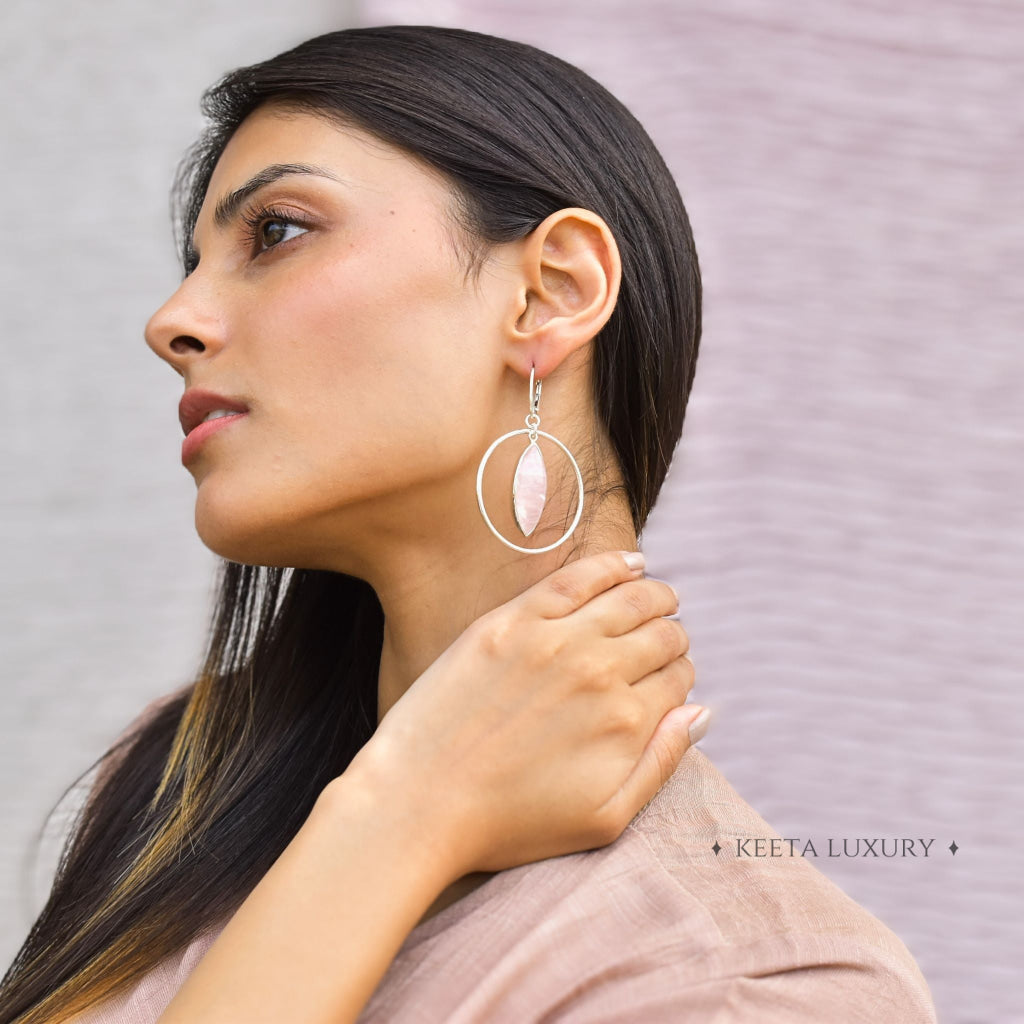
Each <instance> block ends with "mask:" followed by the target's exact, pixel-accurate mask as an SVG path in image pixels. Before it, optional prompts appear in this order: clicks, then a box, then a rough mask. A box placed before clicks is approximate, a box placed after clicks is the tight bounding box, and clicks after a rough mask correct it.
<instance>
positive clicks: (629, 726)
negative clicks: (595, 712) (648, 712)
mask: <svg viewBox="0 0 1024 1024" xmlns="http://www.w3.org/2000/svg"><path fill="white" fill-rule="evenodd" d="M643 724H644V713H643V709H642V708H641V707H640V706H639V705H638V704H636V703H634V702H633V701H620V702H619V703H618V704H617V705H616V707H615V710H614V711H613V712H611V713H610V714H609V716H608V727H609V729H610V730H611V731H612V732H616V733H623V734H625V735H628V736H632V735H633V734H634V733H637V732H639V731H640V728H641V726H642V725H643Z"/></svg>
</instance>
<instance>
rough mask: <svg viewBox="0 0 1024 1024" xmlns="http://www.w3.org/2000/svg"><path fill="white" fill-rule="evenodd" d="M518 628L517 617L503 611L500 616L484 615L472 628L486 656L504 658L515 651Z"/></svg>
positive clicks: (491, 613) (489, 613) (490, 613)
mask: <svg viewBox="0 0 1024 1024" xmlns="http://www.w3.org/2000/svg"><path fill="white" fill-rule="evenodd" d="M517 626H518V623H517V621H516V619H515V616H513V615H512V614H510V613H508V612H506V611H504V610H503V613H502V614H500V615H496V614H494V613H493V612H488V613H487V614H486V615H482V616H481V617H480V618H479V619H477V620H476V622H474V623H473V624H472V626H471V627H470V628H471V629H473V630H474V631H475V635H476V641H477V643H478V644H479V646H480V648H481V650H483V652H484V653H485V654H487V655H489V656H490V657H493V658H502V657H505V656H506V655H509V654H511V653H513V652H514V650H515V647H516V642H515V636H516V634H517V632H518V629H517Z"/></svg>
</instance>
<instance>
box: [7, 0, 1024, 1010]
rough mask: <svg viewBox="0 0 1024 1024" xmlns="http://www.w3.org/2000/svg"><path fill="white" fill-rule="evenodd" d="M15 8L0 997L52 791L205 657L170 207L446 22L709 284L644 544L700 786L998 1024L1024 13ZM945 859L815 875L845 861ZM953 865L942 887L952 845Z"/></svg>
mask: <svg viewBox="0 0 1024 1024" xmlns="http://www.w3.org/2000/svg"><path fill="white" fill-rule="evenodd" d="M57 7H58V8H59V9H60V16H59V17H57V16H55V15H54V10H55V8H54V5H47V6H40V5H34V4H30V3H28V2H24V0H15V2H14V3H13V4H12V3H10V2H8V4H7V5H6V6H5V13H4V14H3V15H2V19H3V22H4V30H3V32H2V33H0V56H2V58H3V59H2V62H0V80H2V82H3V85H4V93H3V94H4V97H5V100H6V102H5V103H4V109H3V113H2V115H0V117H2V118H3V131H4V136H3V137H4V150H5V157H6V159H4V160H3V161H2V163H0V182H2V186H3V194H4V195H5V196H6V197H7V199H8V202H9V204H10V205H9V207H8V209H7V210H6V211H5V216H4V218H3V222H4V224H5V226H6V228H7V229H8V237H7V244H6V245H5V246H4V247H3V250H2V252H0V261H2V281H3V288H4V296H5V297H4V302H3V304H2V306H0V327H2V336H3V352H4V373H3V375H2V383H0V395H2V398H3V404H2V408H0V418H2V432H0V444H2V446H3V457H2V463H0V466H2V473H3V478H2V496H0V509H2V524H3V531H2V536H3V544H4V558H5V561H4V565H5V570H6V571H5V573H4V578H3V587H2V591H0V592H2V598H0V599H2V601H3V608H2V611H3V615H2V616H0V636H2V643H3V653H4V657H3V666H4V675H3V679H2V684H0V685H2V687H3V698H4V700H3V707H4V712H3V721H2V725H0V820H2V822H3V832H2V836H0V959H2V960H3V963H4V965H6V964H7V963H9V961H10V959H11V957H13V955H14V952H15V950H16V948H17V946H18V945H19V944H20V942H21V941H22V939H23V938H24V935H25V933H26V931H27V929H28V927H29V925H30V923H31V921H32V919H33V917H34V915H35V913H36V912H37V911H38V909H39V907H40V906H41V905H42V902H43V899H44V897H45V889H46V885H47V884H48V882H49V879H50V877H51V876H52V871H53V866H54V863H55V860H54V858H55V855H56V842H57V840H58V838H59V834H60V827H61V822H62V820H63V817H62V815H61V814H58V815H56V816H55V817H54V818H53V819H52V820H51V822H50V827H49V829H48V835H47V837H44V843H43V851H42V856H41V857H40V859H39V861H38V863H37V864H36V865H35V866H34V867H33V866H32V865H31V862H30V860H29V858H30V857H31V856H32V855H33V854H34V852H35V851H34V847H32V846H31V843H32V840H33V836H34V833H35V832H36V830H37V829H38V828H39V827H40V825H41V824H42V821H43V818H44V817H45V815H46V813H47V811H48V810H49V809H50V808H51V806H52V805H53V804H54V803H55V802H56V801H57V800H58V798H59V797H60V796H61V793H62V791H63V789H64V787H65V786H67V785H68V784H69V783H70V782H71V781H72V780H73V779H74V777H75V776H76V775H77V774H78V773H79V772H80V771H82V770H83V769H84V768H85V767H86V765H88V763H89V762H90V761H91V760H92V759H93V758H94V757H95V756H97V755H98V754H99V753H100V752H101V750H102V749H104V747H105V746H106V745H107V744H108V743H109V742H110V741H111V740H112V739H113V738H114V736H115V735H116V734H117V733H118V732H119V731H120V730H121V729H122V728H123V727H124V726H125V725H126V724H127V722H128V721H129V720H130V719H131V718H132V717H133V716H134V715H135V714H136V713H137V712H138V711H139V709H140V708H141V706H142V705H143V704H144V703H145V702H146V701H148V700H150V699H152V698H153V697H155V696H157V695H158V694H161V693H164V692H167V691H169V690H170V689H173V688H176V687H177V686H179V685H181V684H182V683H183V682H184V681H185V680H186V679H187V678H188V675H189V673H190V672H191V671H192V669H193V667H194V666H195V664H196V661H197V659H198V657H199V653H200V650H201V645H202V639H203V637H202V630H203V629H204V627H205V619H206V614H207V609H208V603H209V599H210V584H211V582H212V575H211V574H212V569H213V566H214V564H215V559H214V556H213V555H212V554H211V553H210V552H209V551H207V550H206V549H205V548H204V547H203V546H202V544H201V542H200V541H199V540H198V538H197V537H196V536H195V534H194V531H193V528H192V496H193V493H194V489H193V486H192V483H191V478H190V477H189V475H188V474H187V472H186V471H185V470H184V469H182V467H181V465H180V463H179V461H178V447H179V444H180V439H179V431H178V427H177V422H176V403H177V399H178V397H179V393H180V392H179V381H178V379H177V378H176V377H175V376H174V375H173V374H171V373H170V371H169V370H168V368H167V367H166V366H165V365H164V364H162V363H160V362H159V361H158V360H157V359H155V358H154V357H153V355H152V353H150V352H149V350H148V349H147V348H146V347H145V345H144V343H143V340H142V327H143V325H144V323H145V320H146V318H147V317H148V315H149V313H150V312H152V310H154V309H155V308H156V307H157V306H158V305H159V304H160V303H161V302H162V301H163V299H164V298H165V297H166V295H167V294H169V293H170V291H172V290H173V288H174V286H175V284H176V281H177V268H176V265H175V262H174V253H173V247H172V245H171V238H170V230H169V222H168V218H167V212H166V210H167V207H166V196H167V189H168V185H169V183H170V178H171V174H172V171H173V167H174V164H175V162H176V160H177V159H178V157H179V156H180V153H181V152H182V150H183V149H184V147H185V146H186V145H187V144H188V143H189V142H190V141H191V139H192V138H193V136H194V134H195V132H196V130H197V129H198V127H199V123H200V122H199V118H198V109H197V100H198V96H199V93H200V91H201V90H202V88H203V87H204V86H206V85H207V84H209V83H210V82H212V81H213V80H214V79H215V78H216V77H217V76H218V75H219V74H220V73H221V72H223V71H224V70H227V69H228V68H229V67H233V66H235V65H237V64H241V63H248V62H250V61H252V60H256V59H259V58H261V57H264V56H269V55H270V54H273V53H276V52H278V51H280V50H282V49H284V48H286V47H287V46H289V45H292V44H293V43H296V42H298V41H300V40H301V39H303V38H305V37H307V36H310V35H313V34H315V33H317V32H321V31H327V30H329V29H332V28H338V27H344V26H345V25H350V24H367V25H370V24H387V23H393V22H409V23H433V24H450V25H458V26H462V27H465V28H471V29H477V30H479V31H485V32H492V33H495V34H498V35H506V36H510V37H512V38H516V39H521V40H523V41H526V42H530V43H533V44H535V45H538V46H541V47H542V48H544V49H548V50H550V51H552V52H554V53H556V54H558V55H559V56H562V57H564V58H566V59H568V60H569V61H572V62H573V63H576V64H578V65H580V66H581V67H583V68H584V69H585V70H587V71H588V72H590V73H591V74H592V75H594V76H595V77H596V78H598V79H599V80H600V81H602V82H603V83H604V84H606V85H607V86H608V87H609V88H610V89H611V90H612V91H613V92H614V93H615V94H616V95H618V96H619V97H620V98H621V99H622V100H623V101H624V102H625V103H626V104H627V106H629V107H630V109H631V110H633V112H634V113H635V114H636V115H637V116H638V117H639V119H640V120H641V121H642V122H643V123H644V125H645V126H646V127H647V129H648V131H649V132H650V134H651V135H652V137H653V138H654V140H655V142H656V143H657V144H658V145H659V146H660V147H661V149H662V152H663V153H664V154H665V156H666V159H667V162H668V163H669V166H670V167H671V168H672V170H673V172H674V173H675V175H676V178H677V181H678V182H679V185H680V190H681V192H682V194H683V199H684V201H685V202H686V205H687V208H688V210H689V213H690V216H691V220H692V224H693V229H694V233H695V237H696V241H697V247H698V252H699V254H700V258H701V262H702V268H703V274H704V282H705V289H706V291H705V324H704V337H703V341H702V351H701V355H700V360H699V364H698V372H697V380H696V385H695V389H694V393H693V396H692V398H691V403H690V408H689V412H688V415H687V425H686V429H685V431H684V437H683V442H682V444H681V447H680V449H679V451H678V454H677V457H676V460H675V463H674V464H673V469H672V473H671V474H670V477H669V481H668V483H667V484H666V488H665V491H664V492H663V495H662V499H661V501H660V502H659V505H658V507H657V509H656V510H655V512H654V514H653V516H652V518H651V520H650V523H649V526H648V529H647V530H646V531H645V535H644V537H643V539H642V544H641V546H642V547H643V548H644V549H645V550H646V552H647V554H648V565H649V568H650V571H651V574H652V575H655V576H660V577H662V578H665V579H668V580H670V581H671V582H672V583H673V584H675V585H676V586H677V587H678V588H679V589H680V591H681V594H682V602H683V604H682V619H683V622H684V624H685V625H686V627H687V630H688V631H689V633H690V636H691V641H692V654H693V658H694V661H695V663H696V665H697V680H698V682H697V688H696V690H695V694H694V697H695V698H696V699H698V700H700V702H701V703H706V704H709V705H710V706H711V707H712V708H713V709H714V712H715V719H714V720H713V723H712V728H711V731H710V732H709V734H708V737H707V738H706V739H705V740H704V741H703V742H702V748H703V749H704V751H705V753H707V754H708V755H709V756H710V757H711V758H712V759H713V760H714V761H715V763H716V764H717V765H718V767H719V768H720V769H721V770H722V771H723V773H724V774H725V775H726V777H727V778H728V779H729V780H730V781H731V782H732V784H733V786H734V787H735V788H736V789H737V790H738V792H739V793H740V794H741V795H742V796H743V797H744V798H745V799H746V800H747V801H748V802H750V803H751V804H752V805H753V806H754V807H755V808H756V809H757V810H758V811H759V812H760V813H761V814H762V815H763V816H764V817H765V818H766V819H767V821H768V822H769V823H770V824H771V825H772V826H773V827H774V828H776V829H777V830H778V831H779V832H780V833H781V834H782V835H783V836H787V837H796V838H799V839H800V840H801V841H806V840H807V839H811V840H813V842H814V844H815V847H816V849H817V851H818V853H819V856H818V858H817V859H816V860H815V861H814V863H815V865H816V866H817V867H819V868H820V869H821V870H823V871H824V872H826V873H827V874H828V875H829V876H830V877H831V878H833V879H834V880H835V881H836V882H837V883H838V884H839V885H840V886H841V887H842V888H843V889H845V890H846V891H847V892H848V893H849V894H850V895H851V896H852V897H853V898H854V899H856V900H857V901H858V902H860V903H862V904H864V905H865V906H866V907H867V908H868V909H869V910H871V911H872V912H873V913H875V914H876V915H877V916H879V917H880V918H881V919H882V920H884V921H885V922H886V923H887V924H888V925H889V926H890V927H891V928H892V929H893V930H894V931H895V932H896V933H897V934H898V935H899V936H900V937H901V938H902V939H903V941H904V942H906V944H907V946H908V947H909V948H910V950H911V952H912V953H913V954H914V956H915V957H916V958H917V960H918V962H919V964H920V965H921V968H922V970H923V972H924V974H925V976H926V977H927V978H928V981H929V983H930V985H931V987H932V991H933V993H934V995H935V999H936V1004H937V1006H938V1008H939V1014H940V1020H942V1021H943V1022H948V1024H980V1022H996V1021H999V1022H1001V1021H1009V1020H1011V1019H1016V1016H1015V1015H1016V1014H1018V1010H1017V998H1016V991H1015V989H1016V986H1015V985H1012V984H1011V977H1012V980H1014V981H1015V980H1016V976H1015V975H1014V976H1011V970H1012V969H1013V968H1016V967H1017V965H1018V962H1019V959H1020V951H1021V950H1022V949H1024V926H1022V924H1021V920H1022V917H1024V914H1022V911H1024V900H1022V897H1021V889H1020V884H1019V880H1018V864H1019V862H1020V857H1019V854H1018V853H1017V852H1016V850H1015V844H1019V843H1020V842H1021V841H1022V839H1024V824H1022V816H1021V811H1022V807H1024V799H1022V798H1024V783H1022V781H1021V780H1022V779H1024V772H1022V771H1021V769H1022V767H1024V765H1022V761H1024V758H1022V751H1021V746H1020V740H1019V739H1018V737H1019V736H1020V735H1021V733H1022V725H1024V721H1022V719H1024V695H1022V689H1021V687H1022V683H1024V678H1022V671H1021V644H1020V639H1021V627H1020V622H1021V621H1022V613H1024V585H1022V582H1021V580H1022V578H1024V500H1022V498H1024V494H1022V491H1024V487H1022V483H1021V464H1022V454H1024V444H1022V442H1024V414H1022V411H1021V409H1022V406H1021V398H1020V396H1021V394H1022V393H1024V350H1022V344H1024V339H1022V337H1021V333H1022V332H1021V324H1022V322H1024V318H1022V314H1024V298H1022V290H1021V286H1020V274H1021V271H1022V269H1024V225H1022V213H1024V209H1022V205H1024V204H1022V198H1024V196H1022V185H1021V180H1022V175H1021V158H1022V156H1024V112H1022V107H1021V104H1020V95H1021V89H1022V86H1024V60H1022V57H1021V54H1022V53H1024V13H1022V8H1021V7H1020V6H1019V5H1018V4H1016V3H1013V2H1006V3H969V2H967V0H937V2H928V3H925V2H924V0H908V2H904V3H902V4H900V5H884V6H883V5H877V4H873V3H869V2H866V0H837V2H835V3H832V4H829V5H821V4H816V5H815V4H810V3H808V2H806V0H801V2H787V3H783V2H781V0H766V2H758V0H677V2H669V0H653V2H652V0H645V2H634V3H628V4H627V3H622V2H616V3H612V2H609V0H587V2H586V3H584V2H581V0H565V2H563V3H562V4H560V5H557V6H553V5H548V4H541V3H538V2H536V0H526V2H519V3H516V4H507V3H494V2H489V3H484V2H483V0H466V2H463V0H446V2H437V3H413V2H407V0H361V2H350V3H347V4H346V3H342V4H336V3H333V4H332V3H327V2H319V0H318V2H310V0H306V2H303V3H300V4H293V5H290V6H289V8H288V9H287V11H285V10H283V9H281V7H280V5H277V4H271V3H267V2H265V0H250V2H248V3H245V4H242V3H240V2H237V0H213V2H210V0H207V2H206V3H203V4H201V5H200V4H198V3H196V2H195V0H187V2H179V3H178V4H177V5H176V6H175V7H174V8H173V9H170V8H169V7H168V6H167V5H159V4H155V3H141V4H140V3H128V2H126V0H115V2H111V3H108V4H107V5H106V7H105V8H104V15H103V17H102V18H97V17H96V16H95V12H91V11H90V12H87V11H86V10H85V9H84V8H76V7H75V6H73V5H71V4H70V3H60V4H58V5H57ZM830 837H831V838H834V839H836V840H838V841H839V845H840V846H841V845H842V840H843V839H844V838H845V839H849V840H853V839H856V838H874V837H887V838H890V839H891V838H893V837H908V838H915V839H918V840H919V839H921V838H924V839H934V840H935V841H934V843H933V844H932V846H931V848H930V855H929V857H928V858H927V859H925V858H920V857H919V858H914V859H911V858H907V859H901V860H893V859H887V860H878V859H870V858H850V859H840V858H836V859H829V858H828V857H827V855H826V854H827V850H826V847H827V840H828V838H830ZM953 841H955V842H956V844H957V847H958V850H957V852H956V853H955V854H953V853H952V852H951V851H950V850H949V848H948V847H949V845H950V844H951V843H952V842H953Z"/></svg>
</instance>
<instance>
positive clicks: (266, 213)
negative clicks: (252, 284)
mask: <svg viewBox="0 0 1024 1024" xmlns="http://www.w3.org/2000/svg"><path fill="white" fill-rule="evenodd" d="M239 217H240V219H241V221H242V223H243V224H244V225H245V229H244V231H243V239H242V241H243V244H244V245H245V246H246V247H247V248H248V251H249V253H250V255H251V256H252V258H254V259H255V258H256V257H258V256H260V255H262V254H263V253H265V252H269V251H270V250H271V249H276V248H278V247H279V246H281V245H284V244H285V243H286V242H290V241H291V240H292V239H293V238H297V237H299V236H298V235H292V236H290V237H278V238H276V239H275V240H273V241H271V242H270V243H269V244H265V243H266V242H267V240H266V239H265V238H263V237H262V232H263V228H264V227H266V226H267V225H269V224H275V225H282V226H284V227H285V228H286V229H287V228H299V229H300V233H301V234H305V233H306V232H307V231H309V230H310V228H311V227H312V225H311V224H310V223H309V222H308V221H306V220H305V219H304V218H302V217H298V216H296V215H295V214H294V213H292V212H291V211H290V210H287V209H284V208H282V207H279V206H273V205H270V206H264V205H262V204H260V203H256V204H255V205H253V206H250V207H248V209H246V210H244V211H243V212H242V213H241V214H239ZM285 234H287V230H286V231H285ZM261 243H264V244H263V245H262V246H261ZM198 266H199V255H198V253H197V252H196V250H195V249H193V248H192V247H191V246H189V248H188V250H187V252H186V253H185V259H184V271H185V277H188V276H189V275H190V274H191V273H192V272H193V271H194V270H195V269H196V268H197V267H198Z"/></svg>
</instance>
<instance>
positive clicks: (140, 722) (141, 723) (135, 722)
mask: <svg viewBox="0 0 1024 1024" xmlns="http://www.w3.org/2000/svg"><path fill="white" fill-rule="evenodd" d="M194 685H195V684H194V683H187V684H186V685H185V686H182V687H179V688H178V689H177V690H173V691H171V692H170V693H165V694H162V695H161V696H159V697H155V698H154V699H153V700H151V701H149V702H148V703H147V704H145V705H144V706H143V708H142V710H141V711H140V712H138V714H136V715H135V717H134V718H132V719H131V721H130V722H129V723H128V724H127V725H126V726H125V727H124V728H123V729H122V730H121V731H120V732H119V733H118V735H117V737H116V738H115V739H114V741H113V743H111V744H110V746H109V747H108V748H107V750H106V751H105V752H104V754H103V756H102V758H101V759H100V761H99V766H98V768H97V769H96V776H95V779H94V781H93V783H92V786H91V787H90V790H89V797H88V798H87V799H88V800H89V801H91V800H92V798H93V797H94V796H95V795H96V794H97V793H98V792H99V791H100V789H102V787H103V786H104V784H105V783H106V782H107V780H108V779H109V778H110V776H111V775H112V774H113V773H114V772H115V771H116V770H117V767H118V765H119V764H120V763H121V762H122V761H123V760H124V758H125V756H126V754H127V746H128V742H129V741H130V739H131V737H133V736H135V735H137V734H138V733H140V732H142V730H143V729H145V728H146V726H147V725H149V724H150V722H152V721H153V719H155V718H156V717H157V715H159V714H160V712H161V711H162V710H163V709H164V708H165V707H166V706H167V705H168V704H171V703H173V702H174V701H176V700H178V699H179V698H181V697H184V696H185V695H186V694H188V693H189V692H190V691H191V690H192V688H193V686H194Z"/></svg>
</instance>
